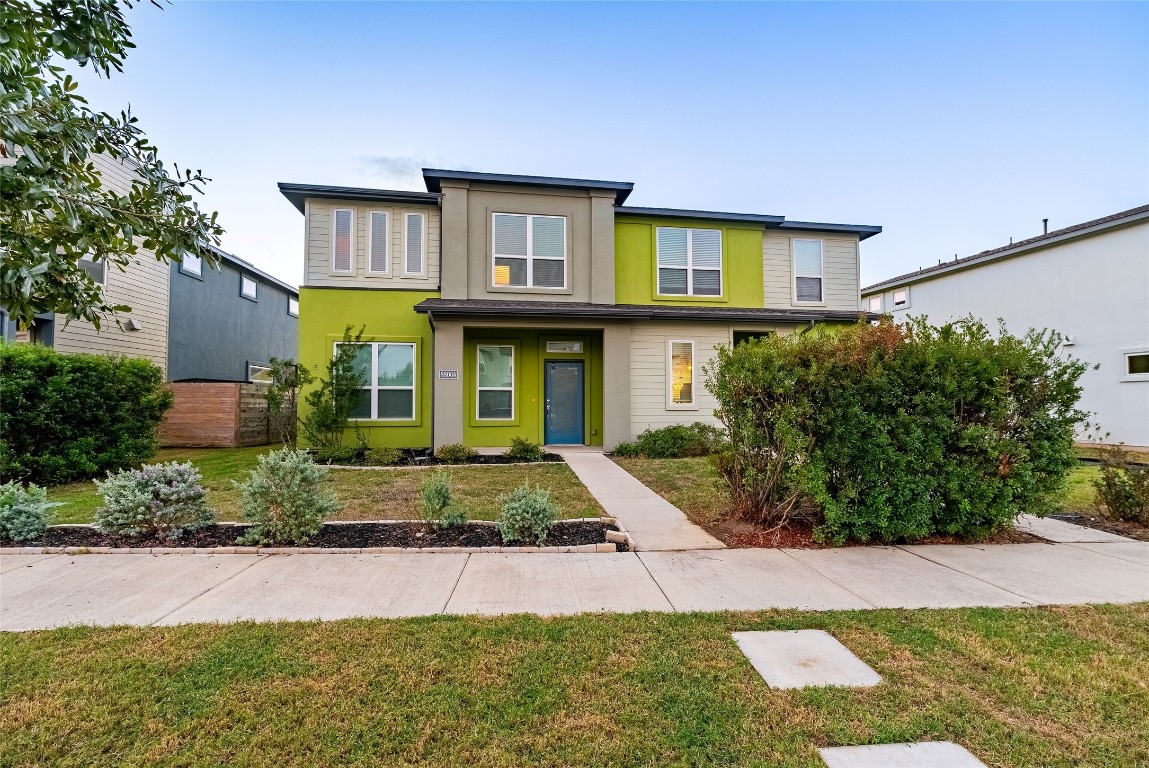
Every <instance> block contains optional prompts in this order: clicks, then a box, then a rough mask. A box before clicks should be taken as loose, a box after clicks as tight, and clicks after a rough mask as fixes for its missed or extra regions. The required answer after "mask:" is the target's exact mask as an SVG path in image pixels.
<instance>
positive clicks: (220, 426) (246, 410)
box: [159, 382, 277, 448]
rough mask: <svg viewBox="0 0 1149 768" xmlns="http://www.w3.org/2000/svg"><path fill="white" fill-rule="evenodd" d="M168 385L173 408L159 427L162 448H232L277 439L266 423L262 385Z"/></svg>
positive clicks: (265, 405) (265, 407) (189, 383)
mask: <svg viewBox="0 0 1149 768" xmlns="http://www.w3.org/2000/svg"><path fill="white" fill-rule="evenodd" d="M168 386H169V387H170V388H171V390H172V393H173V394H174V395H175V405H174V406H172V408H171V410H169V411H168V412H167V415H166V416H165V417H164V421H163V423H162V424H160V428H159V439H160V445H162V446H164V447H174V446H181V447H195V448H234V447H237V446H242V445H267V444H268V443H271V442H273V441H275V440H276V439H277V436H276V435H274V434H273V433H272V432H273V431H272V429H271V425H270V424H269V423H268V418H267V402H266V401H264V399H263V393H264V391H265V387H264V386H263V385H260V384H240V383H226V382H225V383H210V384H209V383H192V382H180V383H176V384H169V385H168Z"/></svg>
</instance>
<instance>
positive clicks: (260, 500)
mask: <svg viewBox="0 0 1149 768" xmlns="http://www.w3.org/2000/svg"><path fill="white" fill-rule="evenodd" d="M326 479H327V470H326V469H323V468H322V467H318V466H316V465H315V462H314V461H313V460H312V458H311V456H310V455H308V453H307V452H306V451H296V450H292V449H291V448H283V449H280V450H278V451H272V452H271V453H265V454H263V455H262V456H260V457H259V464H258V466H256V468H255V469H253V470H252V471H251V474H250V475H249V476H248V479H247V480H245V481H244V482H242V483H235V486H236V487H237V488H238V489H239V490H240V491H241V492H242V493H243V516H244V518H245V519H247V520H249V521H250V522H251V523H252V524H253V525H252V528H251V530H250V531H249V532H248V533H247V534H246V535H245V536H244V537H243V542H244V543H245V544H299V543H302V542H304V541H307V540H308V539H310V538H311V537H312V536H314V535H315V534H316V533H318V532H319V528H320V526H321V525H323V521H324V520H325V519H327V518H328V517H330V516H331V515H333V514H335V513H336V512H338V511H339V501H338V500H336V498H335V496H334V495H333V494H332V493H331V492H330V491H329V490H327V489H325V488H323V487H322V485H323V482H324V481H325V480H326Z"/></svg>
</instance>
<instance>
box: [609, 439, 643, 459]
mask: <svg viewBox="0 0 1149 768" xmlns="http://www.w3.org/2000/svg"><path fill="white" fill-rule="evenodd" d="M611 453H613V454H614V455H615V456H622V457H623V458H634V457H637V456H641V455H642V451H640V450H638V443H632V442H629V441H626V440H624V441H622V442H621V443H619V444H618V445H616V446H615V447H614V450H613V451H611Z"/></svg>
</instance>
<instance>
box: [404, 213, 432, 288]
mask: <svg viewBox="0 0 1149 768" xmlns="http://www.w3.org/2000/svg"><path fill="white" fill-rule="evenodd" d="M426 221H427V217H426V216H425V215H424V214H422V213H405V214H403V274H405V275H423V274H425V272H426V251H427V238H426V232H425V230H426Z"/></svg>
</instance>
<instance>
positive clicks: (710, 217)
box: [614, 205, 786, 226]
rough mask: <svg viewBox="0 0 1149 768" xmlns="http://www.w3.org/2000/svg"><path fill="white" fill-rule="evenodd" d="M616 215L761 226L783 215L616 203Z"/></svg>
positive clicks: (779, 220)
mask: <svg viewBox="0 0 1149 768" xmlns="http://www.w3.org/2000/svg"><path fill="white" fill-rule="evenodd" d="M614 212H615V215H616V216H641V217H651V218H658V219H698V220H701V221H738V222H745V223H747V224H761V225H763V226H770V225H777V224H781V223H782V222H783V221H785V220H786V217H785V216H768V215H766V214H761V213H728V212H725V211H693V210H689V209H686V208H640V207H636V206H625V205H617V206H615V208H614Z"/></svg>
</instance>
